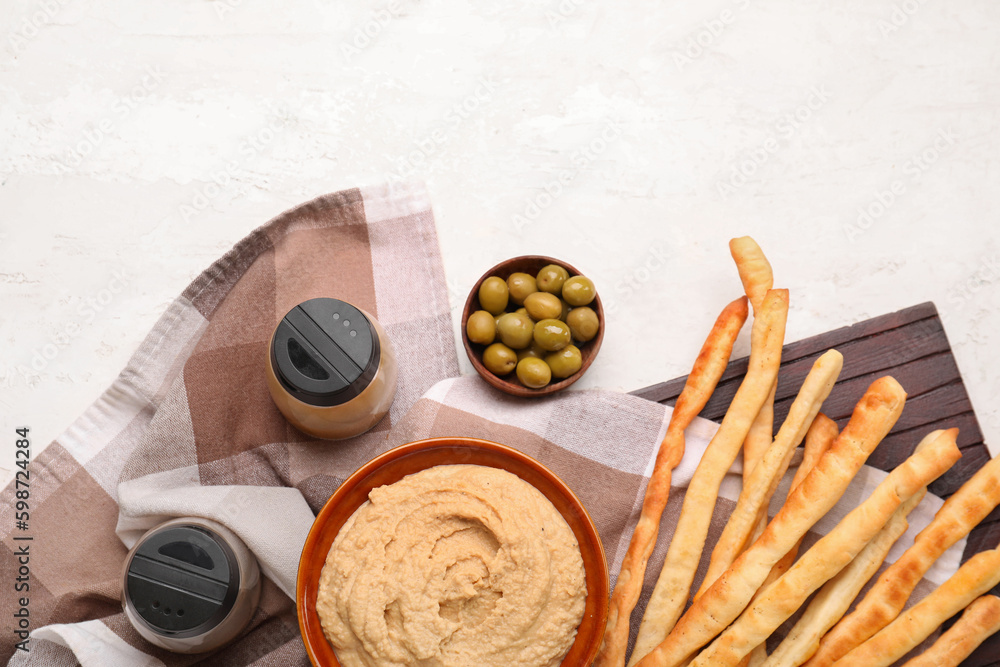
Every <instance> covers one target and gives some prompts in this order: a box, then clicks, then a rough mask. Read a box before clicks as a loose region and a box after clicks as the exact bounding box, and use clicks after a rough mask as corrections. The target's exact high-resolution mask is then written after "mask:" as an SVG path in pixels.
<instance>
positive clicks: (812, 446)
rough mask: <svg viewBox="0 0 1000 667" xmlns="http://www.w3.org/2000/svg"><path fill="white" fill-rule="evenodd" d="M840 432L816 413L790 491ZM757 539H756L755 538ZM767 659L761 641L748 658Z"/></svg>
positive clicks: (755, 666)
mask: <svg viewBox="0 0 1000 667" xmlns="http://www.w3.org/2000/svg"><path fill="white" fill-rule="evenodd" d="M839 433H840V429H839V428H837V422H835V421H833V420H832V419H830V418H829V417H827V416H826V415H824V414H823V413H822V412H821V413H819V414H818V415H816V419H814V420H813V423H812V426H810V427H809V430H808V431H807V432H806V444H805V447H804V448H803V453H802V463H800V464H799V467H798V470H796V471H795V476H794V477H793V478H792V484H791V487H790V488H789V493H791V492H792V491H794V490H795V489H796V488H797V487H798V485H799V484H801V483H802V480H804V479H805V478H806V475H808V474H809V472H810V471H811V470H812V469H813V467H814V466H815V465H816V462H817V461H818V460H819V458H820V457H821V456H823V454H824V452H826V450H828V449H829V448H830V445H831V444H833V441H834V440H836V439H837V435H838V434H839ZM754 541H756V540H754ZM801 544H802V540H801V539H799V541H798V542H796V543H795V545H794V546H792V548H791V549H789V551H788V553H787V554H785V555H784V556H782V557H781V560H779V561H778V562H777V563H775V564H774V567H772V568H771V571H770V572H769V573H768V575H767V579H765V580H764V583H763V584H761V589H764V588H767V586H769V585H770V584H772V583H773V582H775V581H777V579H778V577H780V576H781V575H783V574H784V573H785V572H787V571H788V568H790V567H791V566H792V563H794V562H795V559H796V558H797V557H798V555H799V547H800V546H801ZM766 659H767V651H766V650H765V646H764V643H763V642H761V643H760V644H759V645H758V646H757V647H756V648H755V649H754V650H753V651H751V652H750V656H749V657H748V659H747V660H746V662H747V664H748V665H749V666H750V667H760V665H763V664H764V661H765V660H766Z"/></svg>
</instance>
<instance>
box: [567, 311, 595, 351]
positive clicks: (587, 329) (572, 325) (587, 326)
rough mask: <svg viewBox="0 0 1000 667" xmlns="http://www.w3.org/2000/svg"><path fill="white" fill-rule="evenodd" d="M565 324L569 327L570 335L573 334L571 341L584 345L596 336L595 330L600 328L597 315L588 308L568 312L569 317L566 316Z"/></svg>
mask: <svg viewBox="0 0 1000 667" xmlns="http://www.w3.org/2000/svg"><path fill="white" fill-rule="evenodd" d="M566 324H568V325H569V330H570V333H572V334H573V340H578V341H580V342H581V343H586V342H587V341H588V340H590V339H592V338H593V337H594V336H596V335H597V330H598V329H599V328H600V327H601V323H600V321H599V320H598V319H597V313H595V312H594V309H593V308H590V307H589V306H581V307H580V308H574V309H573V310H571V311H569V315H567V316H566Z"/></svg>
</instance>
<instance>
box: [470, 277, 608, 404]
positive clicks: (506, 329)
mask: <svg viewBox="0 0 1000 667" xmlns="http://www.w3.org/2000/svg"><path fill="white" fill-rule="evenodd" d="M478 296H479V305H480V308H481V310H477V311H475V312H474V313H472V315H470V316H469V319H468V321H467V322H466V323H465V332H466V334H467V335H468V336H469V340H470V341H471V342H473V343H476V344H479V345H483V346H485V349H484V350H483V365H484V366H486V368H487V369H488V370H489V371H490V372H491V373H493V374H495V375H499V376H504V375H508V374H510V373H511V372H513V373H515V375H516V376H517V379H518V380H519V381H520V382H521V384H523V385H524V386H525V387H530V388H532V389H540V388H542V387H544V386H546V385H548V384H549V383H550V382H552V380H553V379H556V380H562V379H565V378H568V377H569V376H571V375H573V374H574V373H576V372H577V371H579V370H580V368H581V366H582V365H583V359H582V357H581V355H580V348H579V347H577V344H579V345H582V344H584V343H586V342H587V341H589V340H591V339H593V338H594V337H595V336H596V335H597V332H598V330H599V329H600V326H601V323H600V321H599V319H598V317H597V312H596V311H595V310H594V309H593V308H591V304H592V303H593V301H594V298H595V297H596V296H597V292H596V290H595V289H594V283H593V281H591V280H590V279H589V278H587V277H585V276H572V277H570V275H569V272H568V271H567V270H566V269H565V267H562V266H559V265H558V264H548V265H547V266H544V267H542V269H541V270H540V271H539V272H538V273H537V274H536V275H531V274H529V273H512V274H511V275H510V277H508V278H507V280H504V279H503V278H500V277H498V276H490V277H488V278H487V279H486V280H484V281H483V282H482V284H481V285H480V286H479V294H478Z"/></svg>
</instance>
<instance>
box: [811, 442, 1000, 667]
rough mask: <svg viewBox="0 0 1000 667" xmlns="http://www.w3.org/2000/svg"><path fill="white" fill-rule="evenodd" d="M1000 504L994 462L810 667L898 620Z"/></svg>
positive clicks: (885, 576)
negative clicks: (937, 564)
mask: <svg viewBox="0 0 1000 667" xmlns="http://www.w3.org/2000/svg"><path fill="white" fill-rule="evenodd" d="M998 504H1000V457H997V458H995V459H992V460H990V461H988V462H986V464H984V465H983V467H982V468H980V469H979V470H977V471H976V473H975V474H974V475H973V476H972V477H971V478H969V480H968V481H967V482H966V483H965V484H963V485H962V487H961V488H960V489H959V490H958V491H956V492H955V493H953V494H952V495H951V497H949V498H948V500H946V501H945V503H944V505H942V506H941V509H939V510H938V511H937V514H935V515H934V519H933V520H932V521H931V522H930V523H929V524H928V525H927V527H926V528H924V529H923V530H922V531H920V533H919V534H918V535H917V536H916V538H914V540H913V545H912V546H911V547H910V548H909V549H907V550H906V551H905V552H904V553H903V555H902V556H900V557H899V560H897V561H896V562H895V563H893V564H892V565H891V566H889V568H888V569H887V570H886V571H885V572H883V573H882V575H881V576H880V577H879V578H878V581H876V582H875V585H874V586H872V588H871V589H870V590H869V591H868V593H867V594H866V595H865V597H864V598H863V599H862V600H861V602H859V603H858V606H857V607H856V608H855V609H854V611H852V612H851V613H850V614H848V615H847V616H845V617H844V618H843V619H841V621H840V622H839V623H837V625H835V626H834V627H833V629H832V630H830V632H828V633H826V635H824V637H823V639H821V640H820V644H819V649H817V651H816V654H815V655H813V657H812V658H811V659H810V660H809V662H807V663H806V666H807V667H829V665H831V664H833V662H834V661H835V660H837V659H838V658H840V657H841V656H843V655H845V654H846V653H847V652H848V651H850V650H851V649H853V648H854V647H855V646H857V645H859V644H861V642H863V641H865V640H866V639H868V638H869V637H871V636H872V635H874V634H875V633H876V632H878V631H879V630H881V629H882V628H884V627H885V626H886V625H888V624H889V622H890V621H892V619H894V618H896V616H897V615H898V614H899V612H900V610H902V609H903V607H904V606H905V605H906V601H907V600H908V599H909V597H910V593H912V592H913V589H914V588H915V587H916V585H917V583H918V582H919V581H920V579H921V578H922V577H923V576H924V574H925V573H926V572H927V570H929V569H930V567H931V565H933V564H934V561H936V560H937V559H938V557H939V556H941V554H943V553H944V552H945V551H946V550H947V549H948V548H949V547H950V546H951V545H953V544H955V543H956V542H957V541H958V540H960V539H962V538H963V537H965V536H966V535H967V534H968V533H969V531H970V530H972V529H973V528H974V527H975V526H976V525H977V524H979V522H980V521H982V520H983V519H984V518H985V517H986V515H987V514H989V513H990V512H992V511H993V508H994V507H996V506H997V505H998Z"/></svg>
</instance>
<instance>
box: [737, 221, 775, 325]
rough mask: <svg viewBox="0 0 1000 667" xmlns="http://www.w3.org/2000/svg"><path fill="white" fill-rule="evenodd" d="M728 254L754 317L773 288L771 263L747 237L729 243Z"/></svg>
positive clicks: (755, 243) (754, 242)
mask: <svg viewBox="0 0 1000 667" xmlns="http://www.w3.org/2000/svg"><path fill="white" fill-rule="evenodd" d="M729 254H731V255H732V256H733V261H735V262H736V269H737V270H738V271H739V273H740V281H741V282H742V283H743V291H744V292H745V293H746V295H747V298H749V299H750V305H752V306H753V312H754V315H755V316H756V314H757V311H758V310H760V306H761V304H762V303H763V302H764V295H765V294H767V291H768V290H769V289H771V288H772V287H774V272H773V271H772V270H771V263H770V262H768V261H767V257H765V256H764V252H763V251H762V250H761V249H760V246H759V245H757V242H756V241H754V240H753V239H752V238H750V237H749V236H741V237H739V238H735V239H732V240H730V241H729Z"/></svg>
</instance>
